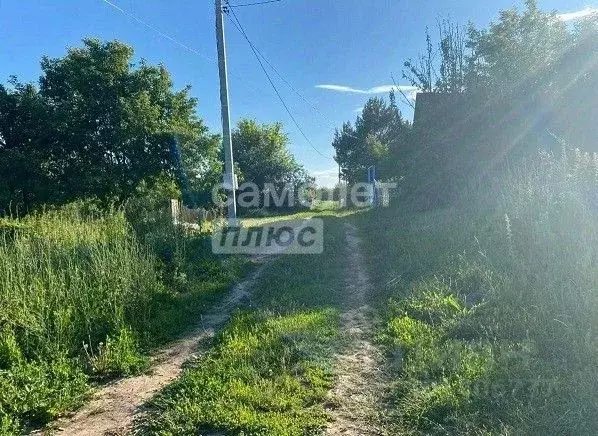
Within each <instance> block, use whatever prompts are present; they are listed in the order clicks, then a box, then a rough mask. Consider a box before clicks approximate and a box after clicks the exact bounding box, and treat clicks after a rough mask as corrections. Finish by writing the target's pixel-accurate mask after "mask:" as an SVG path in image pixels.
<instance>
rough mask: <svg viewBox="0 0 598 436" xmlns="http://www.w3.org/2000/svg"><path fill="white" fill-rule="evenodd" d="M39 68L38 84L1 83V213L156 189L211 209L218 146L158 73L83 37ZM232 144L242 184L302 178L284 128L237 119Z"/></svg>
mask: <svg viewBox="0 0 598 436" xmlns="http://www.w3.org/2000/svg"><path fill="white" fill-rule="evenodd" d="M41 70H42V75H41V77H40V78H39V81H38V83H37V84H33V83H21V82H20V81H19V80H18V79H17V78H16V77H14V76H13V77H11V78H10V80H9V81H8V83H7V84H5V85H1V84H0V213H5V214H6V213H15V211H19V213H26V212H27V211H31V210H35V209H36V208H40V207H43V206H45V205H60V204H65V203H68V202H72V201H74V200H79V199H90V198H92V199H96V200H98V201H99V202H100V203H101V204H114V203H117V204H119V203H123V202H125V201H126V200H127V199H129V198H131V197H134V196H138V195H142V194H143V193H144V192H147V191H152V190H154V191H155V190H159V191H160V192H162V193H164V194H165V195H171V196H182V198H183V200H184V202H185V203H186V204H187V205H189V206H198V205H204V206H205V205H207V204H209V203H210V201H211V195H212V194H211V193H212V188H213V186H214V185H215V184H218V183H220V182H221V180H222V176H221V175H222V170H223V168H222V166H223V165H222V157H221V155H222V146H221V138H220V136H219V135H216V134H213V133H211V132H209V130H208V128H207V127H206V126H205V124H204V123H203V121H202V120H201V118H200V117H199V115H198V101H197V100H196V99H195V98H193V97H191V96H190V87H188V86H187V87H185V88H183V89H181V90H174V88H173V82H172V79H171V77H170V74H169V73H168V71H167V70H166V68H165V67H164V66H163V65H158V66H153V65H149V64H148V63H147V62H145V61H143V60H142V61H140V62H139V63H137V64H135V63H134V51H133V49H132V47H130V46H128V45H126V44H123V43H121V42H118V41H109V42H102V41H100V40H97V39H85V40H83V45H82V46H81V47H77V48H72V49H70V50H69V51H68V53H67V54H66V55H65V56H64V57H61V58H56V59H52V58H48V57H43V58H42V61H41ZM233 142H234V148H235V152H236V159H237V171H238V173H239V179H240V181H241V182H242V181H243V180H247V181H253V182H255V183H258V184H259V185H260V186H261V185H263V184H264V183H266V182H268V183H273V184H275V185H276V184H282V183H300V182H304V181H305V180H306V179H308V175H307V173H306V172H305V170H304V169H303V167H302V166H301V165H300V164H299V163H298V162H297V161H296V160H295V158H294V156H293V155H292V154H291V153H290V151H289V148H288V145H289V140H288V137H287V136H286V134H285V133H284V130H283V126H282V125H281V124H271V125H268V124H263V125H262V124H258V123H257V122H255V121H253V120H241V121H240V122H239V123H238V125H237V126H236V128H235V129H234V132H233Z"/></svg>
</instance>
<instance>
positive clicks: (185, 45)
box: [102, 0, 214, 63]
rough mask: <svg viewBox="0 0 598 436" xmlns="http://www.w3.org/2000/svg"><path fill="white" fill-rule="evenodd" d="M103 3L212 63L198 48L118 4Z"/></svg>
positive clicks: (107, 1)
mask: <svg viewBox="0 0 598 436" xmlns="http://www.w3.org/2000/svg"><path fill="white" fill-rule="evenodd" d="M102 1H103V2H104V3H106V4H107V5H110V6H111V7H113V8H114V9H116V10H117V11H119V12H120V13H122V14H123V15H126V16H127V17H129V18H131V19H133V20H135V21H137V22H138V23H139V24H141V25H143V26H145V27H147V28H148V29H150V30H152V31H153V32H155V33H157V34H158V35H160V36H161V37H163V38H166V39H167V40H169V41H170V42H173V43H175V44H176V45H178V46H179V47H182V48H184V49H185V50H187V51H189V52H191V53H193V54H195V55H198V56H201V57H202V58H204V59H207V60H208V61H210V62H212V63H214V60H213V59H211V58H210V57H208V56H207V55H205V54H203V53H202V52H200V51H199V50H196V49H194V48H193V47H189V46H188V45H187V44H185V43H182V42H180V41H179V40H177V39H176V38H174V37H172V36H170V35H169V34H167V33H164V32H162V31H161V30H160V29H158V28H157V27H154V26H152V25H151V24H149V23H148V22H146V21H143V20H142V19H141V18H139V17H138V16H136V15H134V14H132V13H131V12H129V11H126V10H124V9H122V8H121V7H120V6H118V5H115V4H114V3H112V2H110V1H109V0H102Z"/></svg>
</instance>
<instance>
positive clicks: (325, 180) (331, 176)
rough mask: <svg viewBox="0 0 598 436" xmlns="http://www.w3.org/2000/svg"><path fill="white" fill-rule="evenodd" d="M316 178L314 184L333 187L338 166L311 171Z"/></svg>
mask: <svg viewBox="0 0 598 436" xmlns="http://www.w3.org/2000/svg"><path fill="white" fill-rule="evenodd" d="M311 175H312V176H313V177H315V179H316V184H317V185H318V186H321V187H323V188H333V187H334V186H336V184H337V183H338V168H331V169H329V170H324V171H314V172H312V173H311Z"/></svg>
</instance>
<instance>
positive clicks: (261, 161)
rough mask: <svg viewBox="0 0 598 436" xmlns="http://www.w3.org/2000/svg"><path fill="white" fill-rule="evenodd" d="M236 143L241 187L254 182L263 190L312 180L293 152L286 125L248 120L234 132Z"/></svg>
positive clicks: (298, 184) (234, 144) (302, 183)
mask: <svg viewBox="0 0 598 436" xmlns="http://www.w3.org/2000/svg"><path fill="white" fill-rule="evenodd" d="M232 140H233V149H234V152H235V163H236V165H237V167H238V179H239V184H241V183H243V182H251V183H255V184H256V185H257V186H258V187H259V188H260V189H263V188H264V187H265V185H266V184H267V183H268V184H273V185H274V186H275V187H276V188H277V189H280V188H283V186H284V185H290V186H293V187H298V186H300V185H304V184H307V183H309V182H311V181H312V179H311V178H310V177H309V176H308V174H307V172H306V171H305V169H304V168H303V166H302V165H300V164H299V163H298V162H297V161H296V160H295V157H294V156H293V154H292V153H291V152H290V150H289V148H288V146H289V139H288V136H287V135H286V134H285V133H284V131H283V127H282V124H280V123H275V124H258V123H256V122H255V121H254V120H248V119H244V120H241V121H239V123H238V124H237V127H236V128H235V129H234V130H233V133H232Z"/></svg>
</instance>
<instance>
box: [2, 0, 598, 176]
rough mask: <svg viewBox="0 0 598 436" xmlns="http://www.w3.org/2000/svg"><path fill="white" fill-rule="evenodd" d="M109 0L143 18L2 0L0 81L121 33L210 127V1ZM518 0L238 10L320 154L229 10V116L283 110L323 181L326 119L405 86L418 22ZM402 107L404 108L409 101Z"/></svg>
mask: <svg viewBox="0 0 598 436" xmlns="http://www.w3.org/2000/svg"><path fill="white" fill-rule="evenodd" d="M110 1H111V2H112V3H113V4H114V5H116V6H118V7H119V8H121V9H122V10H124V11H127V12H128V13H131V14H133V15H134V16H135V17H137V18H138V19H140V20H142V21H143V22H145V23H146V24H147V25H143V24H142V23H140V22H138V21H136V20H135V19H133V18H132V17H131V16H127V15H125V14H123V13H122V12H120V11H119V10H117V9H116V8H114V7H112V6H110V5H109V4H107V2H106V1H105V0H60V1H50V0H45V1H42V0H0V82H2V83H5V82H6V81H7V80H8V77H9V76H10V75H13V74H14V75H17V76H18V78H19V79H20V80H21V81H35V80H37V78H38V76H39V73H40V69H39V60H40V58H41V56H42V55H48V56H51V57H57V56H62V55H64V54H65V51H66V48H67V47H69V46H76V45H79V43H80V41H81V39H82V38H83V37H98V38H101V39H104V40H112V39H118V40H120V41H123V42H126V43H128V44H130V45H132V46H133V47H134V48H135V52H136V57H137V58H144V59H146V60H147V61H149V62H151V63H163V64H164V65H166V67H167V68H168V70H169V71H170V72H171V74H172V76H173V79H174V82H175V85H176V87H179V88H180V87H183V86H184V85H186V84H190V85H191V86H192V95H193V96H195V97H197V98H198V99H199V107H198V111H199V115H200V116H201V117H202V118H203V119H204V121H205V122H206V124H207V125H208V126H209V128H210V129H211V130H212V131H214V132H219V131H220V130H221V128H220V112H219V110H220V109H219V108H220V107H219V94H218V70H217V64H216V49H215V31H214V5H213V1H212V0H174V1H164V0H160V1H156V0H110ZM254 1H256V0H231V1H230V2H231V4H241V3H251V2H254ZM539 3H540V7H541V8H543V9H550V10H558V11H560V12H571V13H577V12H579V11H583V10H584V9H585V8H588V7H590V8H591V6H592V5H588V4H587V2H586V1H584V0H568V1H565V0H541V1H540V2H539ZM521 4H522V3H521V2H518V3H514V2H513V0H494V1H493V2H480V1H479V0H478V1H476V0H419V1H415V0H411V1H406V0H282V1H280V2H277V3H272V4H266V5H261V6H252V7H243V8H238V9H235V10H236V14H237V16H238V17H239V19H240V21H241V23H242V25H243V26H244V27H245V29H246V31H247V33H248V35H249V37H250V38H251V39H252V41H253V42H254V44H255V45H256V46H257V47H258V48H259V49H260V50H261V52H262V53H263V54H264V55H265V56H266V57H267V58H268V60H269V61H270V62H271V63H272V64H273V65H274V66H275V67H276V68H277V69H278V70H279V71H280V72H281V73H282V74H283V75H284V77H285V78H286V80H287V81H288V82H290V83H291V84H292V85H293V86H294V87H295V89H297V90H298V91H299V92H300V93H301V94H302V95H303V96H305V97H306V98H307V99H308V100H309V101H310V102H311V103H312V104H313V105H315V106H316V107H317V108H318V111H315V110H314V109H313V108H312V107H311V106H310V105H308V104H307V103H306V102H305V101H304V100H302V99H301V98H299V96H298V95H297V94H296V93H295V92H294V91H292V90H291V89H290V88H288V87H287V86H286V85H285V84H284V83H282V82H281V81H280V80H279V79H278V78H277V77H276V76H275V75H273V78H274V80H275V83H276V85H277V86H278V88H279V89H280V91H281V93H282V95H283V96H284V98H285V100H286V101H287V103H288V105H289V106H290V108H291V110H292V112H293V114H294V115H295V117H296V119H297V120H298V122H299V124H300V125H301V127H302V128H303V130H304V132H305V133H306V135H307V136H308V137H309V139H310V140H311V142H312V143H313V145H315V146H316V147H317V148H318V149H319V150H320V151H321V153H322V154H324V155H326V156H329V158H325V157H322V156H321V155H320V154H319V153H317V152H316V151H314V150H313V149H312V148H311V146H310V145H309V144H308V143H307V141H306V140H305V139H304V138H303V137H302V136H301V134H300V133H299V131H298V130H297V128H296V127H295V125H294V124H293V123H292V121H291V119H290V118H289V116H288V114H287V113H286V112H285V110H284V108H283V107H282V105H281V104H280V101H279V100H278V99H277V97H276V95H275V94H274V92H273V91H272V89H271V88H270V85H269V84H268V82H267V79H266V77H265V76H264V74H263V72H262V71H261V70H260V68H259V65H258V64H257V62H256V60H255V58H254V57H253V54H252V53H251V51H250V49H249V47H248V45H247V43H246V42H245V40H244V39H243V38H242V36H241V35H240V34H239V32H237V30H236V29H235V28H234V27H233V26H232V23H231V22H230V21H227V23H226V31H227V49H228V59H229V73H230V75H229V79H230V95H231V114H232V117H233V121H236V120H238V119H240V118H244V117H250V118H255V119H256V120H258V121H259V122H275V121H281V122H282V123H283V124H284V125H285V129H286V131H287V132H288V134H289V137H290V139H291V149H292V151H293V153H294V154H295V156H296V157H297V159H298V160H299V161H300V162H301V163H302V164H304V165H305V167H306V168H307V169H308V170H309V171H310V172H311V173H312V174H314V175H315V176H316V177H317V179H318V181H319V182H320V183H321V184H328V185H329V184H332V183H334V180H336V172H337V169H336V164H335V163H334V161H332V160H331V158H332V156H333V155H334V151H333V149H332V147H331V145H330V144H331V140H332V136H333V131H334V128H335V127H337V126H340V125H341V124H342V123H343V122H344V121H347V120H353V119H354V118H355V116H356V115H357V112H356V110H357V109H358V108H360V107H362V106H363V103H364V102H365V101H366V100H367V99H368V98H369V97H371V96H374V95H380V96H386V95H387V91H388V86H389V85H392V83H393V79H392V77H395V78H396V79H397V81H398V82H399V83H400V84H401V85H406V84H405V83H404V81H401V80H400V79H401V67H402V64H403V62H404V61H405V60H406V59H407V58H410V57H415V56H417V54H418V53H419V52H420V51H421V50H422V48H423V46H424V43H425V40H424V31H425V28H426V26H429V27H430V28H432V29H433V28H434V26H435V25H436V21H437V19H438V18H439V17H447V16H450V17H451V18H453V19H454V20H455V21H457V22H460V23H466V22H467V21H469V20H471V21H473V22H474V23H475V24H476V25H478V26H486V25H487V24H488V23H489V21H490V20H493V19H495V18H496V17H497V15H498V12H499V10H501V9H505V8H509V7H513V6H521ZM586 10H589V9H586ZM574 17H575V16H574V15H571V16H568V18H574ZM148 26H151V27H152V28H153V29H152V28H149V27H148ZM158 31H159V32H161V33H159V32H158ZM169 37H170V38H174V39H175V40H176V41H177V42H174V41H172V40H171V39H169ZM183 45H184V46H185V47H183ZM318 85H334V86H326V87H321V86H320V87H318ZM403 109H404V112H405V116H407V117H411V113H410V110H409V109H408V107H404V108H403Z"/></svg>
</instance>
